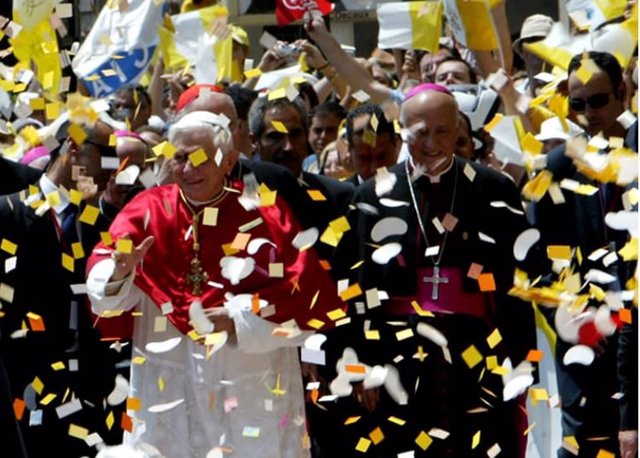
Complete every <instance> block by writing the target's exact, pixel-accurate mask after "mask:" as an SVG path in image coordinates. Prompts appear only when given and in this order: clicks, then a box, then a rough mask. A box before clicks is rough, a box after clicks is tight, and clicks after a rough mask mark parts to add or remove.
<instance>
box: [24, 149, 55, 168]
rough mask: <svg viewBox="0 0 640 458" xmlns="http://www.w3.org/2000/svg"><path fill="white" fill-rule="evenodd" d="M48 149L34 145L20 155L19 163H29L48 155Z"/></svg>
mask: <svg viewBox="0 0 640 458" xmlns="http://www.w3.org/2000/svg"><path fill="white" fill-rule="evenodd" d="M48 155H49V150H48V149H47V147H45V146H36V147H35V148H31V149H30V150H29V151H27V153H26V154H25V155H24V156H22V159H20V163H21V164H25V165H29V164H31V163H32V162H33V161H35V160H36V159H40V158H41V157H44V156H48Z"/></svg>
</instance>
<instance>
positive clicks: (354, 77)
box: [305, 14, 392, 104]
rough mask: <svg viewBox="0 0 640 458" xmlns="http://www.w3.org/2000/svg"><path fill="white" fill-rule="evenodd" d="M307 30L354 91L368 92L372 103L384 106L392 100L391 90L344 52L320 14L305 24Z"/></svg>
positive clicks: (314, 15)
mask: <svg viewBox="0 0 640 458" xmlns="http://www.w3.org/2000/svg"><path fill="white" fill-rule="evenodd" d="M305 29H306V31H307V34H308V35H309V36H310V37H311V38H312V39H313V40H314V41H315V42H316V44H317V45H318V46H319V47H320V49H321V50H322V52H323V53H324V55H325V56H326V57H327V59H328V60H329V62H330V63H331V65H333V67H334V68H335V69H336V72H337V73H338V74H339V75H340V76H341V77H342V78H343V79H344V80H345V82H346V83H347V84H348V85H349V86H350V87H351V89H352V90H353V91H358V90H362V91H364V92H366V93H367V94H368V95H369V96H370V97H371V102H372V103H378V104H382V103H384V102H386V101H388V100H390V99H391V98H392V91H391V89H389V88H388V87H387V86H385V85H383V84H380V83H378V82H377V81H376V80H375V79H373V76H371V74H370V73H369V72H368V71H367V70H366V69H365V68H362V67H361V66H360V65H359V64H358V63H357V62H356V61H355V59H353V58H351V57H350V56H349V55H347V53H345V52H344V50H343V49H342V48H341V47H340V43H338V41H337V40H336V39H335V37H334V36H333V35H331V34H330V33H329V31H328V30H327V26H326V25H325V23H324V19H322V16H321V15H320V14H312V16H311V20H310V21H309V22H307V23H306V24H305Z"/></svg>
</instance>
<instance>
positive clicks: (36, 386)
mask: <svg viewBox="0 0 640 458" xmlns="http://www.w3.org/2000/svg"><path fill="white" fill-rule="evenodd" d="M31 386H32V387H33V390H34V391H35V392H36V393H38V394H42V390H43V389H44V383H42V380H40V378H39V377H35V378H34V379H33V382H31Z"/></svg>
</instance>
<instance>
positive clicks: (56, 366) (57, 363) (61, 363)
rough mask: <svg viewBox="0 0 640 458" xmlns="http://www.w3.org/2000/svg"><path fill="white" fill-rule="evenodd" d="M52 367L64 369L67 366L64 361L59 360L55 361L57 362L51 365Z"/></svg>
mask: <svg viewBox="0 0 640 458" xmlns="http://www.w3.org/2000/svg"><path fill="white" fill-rule="evenodd" d="M51 368H52V369H53V370H54V371H61V370H64V369H65V368H66V366H65V365H64V363H63V362H62V361H57V362H55V363H53V364H52V365H51Z"/></svg>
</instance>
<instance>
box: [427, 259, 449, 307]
mask: <svg viewBox="0 0 640 458" xmlns="http://www.w3.org/2000/svg"><path fill="white" fill-rule="evenodd" d="M422 281H423V282H425V283H431V284H432V285H433V290H432V291H431V299H433V300H434V301H435V300H438V286H439V285H440V283H449V279H448V278H447V277H441V276H440V267H439V266H433V276H431V277H424V278H423V279H422Z"/></svg>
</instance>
